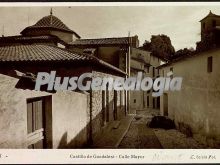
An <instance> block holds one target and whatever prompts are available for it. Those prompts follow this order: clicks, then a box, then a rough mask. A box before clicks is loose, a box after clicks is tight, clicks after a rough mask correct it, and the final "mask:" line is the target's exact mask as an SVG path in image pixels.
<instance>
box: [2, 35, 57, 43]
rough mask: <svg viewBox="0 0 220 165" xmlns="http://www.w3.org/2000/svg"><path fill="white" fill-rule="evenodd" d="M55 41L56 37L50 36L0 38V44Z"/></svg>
mask: <svg viewBox="0 0 220 165" xmlns="http://www.w3.org/2000/svg"><path fill="white" fill-rule="evenodd" d="M54 39H55V40H56V39H58V37H56V36H52V35H42V36H22V35H18V36H6V37H0V43H6V42H7V43H11V42H12V43H14V42H22V41H33V40H54Z"/></svg>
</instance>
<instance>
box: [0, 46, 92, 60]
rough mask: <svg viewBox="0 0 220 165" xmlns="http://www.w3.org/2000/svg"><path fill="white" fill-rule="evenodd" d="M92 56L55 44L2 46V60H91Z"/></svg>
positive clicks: (0, 52) (0, 48) (0, 54)
mask: <svg viewBox="0 0 220 165" xmlns="http://www.w3.org/2000/svg"><path fill="white" fill-rule="evenodd" d="M89 59H90V57H88V56H83V55H79V54H75V53H72V52H69V51H66V50H63V49H61V48H58V47H55V46H48V45H37V44H35V45H15V46H3V47H0V61H1V62H3V61H71V60H89Z"/></svg>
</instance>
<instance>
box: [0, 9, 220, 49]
mask: <svg viewBox="0 0 220 165" xmlns="http://www.w3.org/2000/svg"><path fill="white" fill-rule="evenodd" d="M210 10H211V11H212V12H213V13H214V14H217V15H220V11H219V6H141V7H140V6H139V7H135V6H130V7H129V6H127V7H126V6H88V7H86V6H83V7H81V6H71V7H53V15H54V16H56V17H58V18H59V19H60V20H61V21H63V23H64V24H66V25H67V26H68V27H69V28H70V29H71V30H73V31H75V32H76V33H78V34H79V35H80V36H81V38H82V39H83V38H111V37H126V36H128V32H129V31H130V34H131V35H132V36H134V35H138V37H139V40H140V45H142V44H143V42H144V41H145V40H150V38H151V35H158V34H165V35H167V36H169V37H170V39H171V41H172V44H173V46H174V47H175V50H179V49H181V48H185V47H187V48H189V47H194V48H195V44H196V42H197V41H200V22H199V21H200V20H201V19H202V18H204V17H205V16H206V15H207V14H208V13H209V11H210ZM49 14H50V7H1V8H0V15H1V19H0V26H1V28H0V29H1V35H2V34H4V35H5V36H11V35H19V34H20V32H21V31H22V30H23V29H24V28H25V27H27V26H30V25H33V24H35V23H36V22H37V21H38V20H40V19H41V18H42V17H44V16H47V15H49Z"/></svg>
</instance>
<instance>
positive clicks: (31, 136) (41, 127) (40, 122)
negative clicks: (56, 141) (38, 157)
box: [27, 96, 52, 149]
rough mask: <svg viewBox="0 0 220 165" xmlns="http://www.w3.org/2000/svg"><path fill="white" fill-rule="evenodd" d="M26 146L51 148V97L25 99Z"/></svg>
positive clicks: (30, 147)
mask: <svg viewBox="0 0 220 165" xmlns="http://www.w3.org/2000/svg"><path fill="white" fill-rule="evenodd" d="M27 146H28V148H29V149H43V148H52V98H51V96H47V97H37V98H30V99H27Z"/></svg>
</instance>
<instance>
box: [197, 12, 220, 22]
mask: <svg viewBox="0 0 220 165" xmlns="http://www.w3.org/2000/svg"><path fill="white" fill-rule="evenodd" d="M207 17H218V18H219V17H220V16H219V15H216V14H213V13H212V11H211V10H210V12H209V14H208V15H207V16H205V17H204V18H203V19H201V20H200V22H201V21H203V20H204V19H206V18H207Z"/></svg>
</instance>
